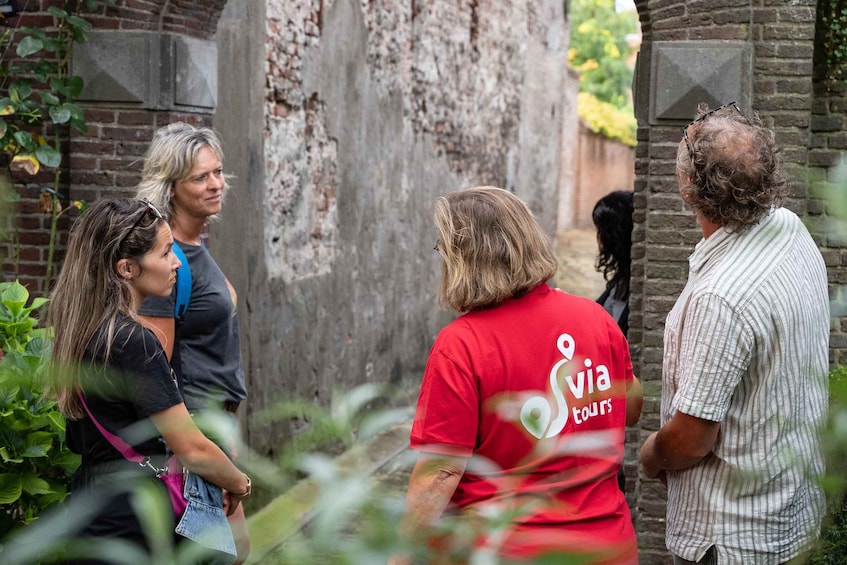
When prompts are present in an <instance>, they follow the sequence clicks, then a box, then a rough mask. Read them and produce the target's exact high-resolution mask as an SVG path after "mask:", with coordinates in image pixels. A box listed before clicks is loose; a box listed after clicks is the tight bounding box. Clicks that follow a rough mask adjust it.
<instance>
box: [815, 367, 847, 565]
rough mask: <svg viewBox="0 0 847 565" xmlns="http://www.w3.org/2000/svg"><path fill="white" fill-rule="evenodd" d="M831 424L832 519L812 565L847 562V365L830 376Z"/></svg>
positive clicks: (829, 478)
mask: <svg viewBox="0 0 847 565" xmlns="http://www.w3.org/2000/svg"><path fill="white" fill-rule="evenodd" d="M829 388H830V418H829V421H830V424H829V426H828V427H827V431H826V434H825V436H824V439H825V443H826V446H827V462H826V468H827V472H828V474H827V476H826V478H825V482H824V487H825V488H826V492H827V500H828V516H827V518H826V521H825V523H824V529H823V532H822V534H821V541H820V544H819V546H818V548H817V550H816V551H815V553H814V555H813V556H812V559H811V560H810V561H809V563H810V565H836V564H841V563H845V562H847V497H845V480H844V479H845V477H844V472H845V469H847V467H845V463H847V365H842V366H839V367H836V368H834V369H832V371H830V373H829Z"/></svg>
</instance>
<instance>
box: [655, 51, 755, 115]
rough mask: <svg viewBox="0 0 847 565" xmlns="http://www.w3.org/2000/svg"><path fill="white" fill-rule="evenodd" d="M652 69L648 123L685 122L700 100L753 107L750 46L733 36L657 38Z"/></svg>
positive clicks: (746, 107)
mask: <svg viewBox="0 0 847 565" xmlns="http://www.w3.org/2000/svg"><path fill="white" fill-rule="evenodd" d="M651 62H652V65H651V69H650V91H651V93H652V94H653V97H652V99H651V100H650V123H651V124H654V125H660V124H664V123H667V122H668V121H678V122H686V121H690V120H691V116H692V115H693V114H694V111H695V109H696V107H697V104H698V103H700V102H707V103H708V104H709V105H710V106H712V107H717V106H720V105H722V104H726V103H727V102H731V101H733V100H735V101H737V102H738V103H739V105H740V106H741V108H742V110H745V111H746V110H747V109H749V106H750V92H751V90H752V83H751V76H752V72H751V69H752V52H751V47H750V45H749V44H747V43H743V42H735V41H693V42H685V43H677V42H655V43H654V44H653V56H652V61H651Z"/></svg>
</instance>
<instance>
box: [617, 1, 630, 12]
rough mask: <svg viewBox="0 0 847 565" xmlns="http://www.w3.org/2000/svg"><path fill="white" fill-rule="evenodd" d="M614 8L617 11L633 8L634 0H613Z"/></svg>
mask: <svg viewBox="0 0 847 565" xmlns="http://www.w3.org/2000/svg"><path fill="white" fill-rule="evenodd" d="M615 8H616V9H617V11H618V12H623V11H628V10H635V0H615Z"/></svg>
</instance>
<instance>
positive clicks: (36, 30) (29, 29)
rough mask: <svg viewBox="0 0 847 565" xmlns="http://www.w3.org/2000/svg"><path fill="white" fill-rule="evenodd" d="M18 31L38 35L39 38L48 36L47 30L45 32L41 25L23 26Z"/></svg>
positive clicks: (33, 35)
mask: <svg viewBox="0 0 847 565" xmlns="http://www.w3.org/2000/svg"><path fill="white" fill-rule="evenodd" d="M18 31H19V32H21V33H22V34H24V35H31V36H32V37H36V38H38V39H44V38H46V37H47V32H45V31H44V30H43V29H41V28H40V27H27V26H23V27H21V28H20V29H19V30H18Z"/></svg>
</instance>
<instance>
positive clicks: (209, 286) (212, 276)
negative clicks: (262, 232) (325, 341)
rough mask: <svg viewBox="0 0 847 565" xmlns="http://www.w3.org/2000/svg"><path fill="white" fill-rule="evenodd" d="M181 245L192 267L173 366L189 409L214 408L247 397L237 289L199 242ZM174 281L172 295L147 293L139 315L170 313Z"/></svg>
mask: <svg viewBox="0 0 847 565" xmlns="http://www.w3.org/2000/svg"><path fill="white" fill-rule="evenodd" d="M177 243H179V246H180V248H181V249H182V251H183V252H184V253H185V258H186V259H187V260H188V264H189V265H190V266H191V299H190V300H189V302H188V310H187V311H186V312H185V319H184V321H183V322H182V323H181V324H180V325H179V327H178V328H177V331H178V332H179V339H178V340H177V344H178V347H179V355H178V356H176V355H175V356H174V357H175V358H178V359H179V362H178V363H175V364H174V369H175V370H176V372H177V374H178V375H179V386H180V391H181V392H182V395H183V398H185V405H186V406H187V407H188V409H189V410H202V409H204V408H207V407H209V406H213V407H216V408H219V407H220V404H221V403H222V402H224V401H231V402H240V401H242V400H244V399H245V398H247V389H246V388H245V386H244V367H243V365H242V361H241V339H240V336H239V331H238V317H237V315H236V312H237V310H236V303H237V299H236V296H235V291H234V290H233V288H232V286H231V285H230V284H229V283H228V282H227V279H226V276H224V274H223V271H221V269H220V267H218V264H217V263H215V260H214V259H213V258H212V256H211V255H210V254H209V251H208V250H207V249H206V247H205V246H203V245H189V244H187V243H183V242H181V241H180V242H177ZM175 297H176V285H174V290H173V293H172V294H171V296H169V297H167V298H158V297H155V296H148V297H147V298H146V299H145V300H144V302H143V303H142V305H141V308H140V310H139V313H140V314H142V315H144V316H158V317H172V316H173V315H174V303H175V301H176V298H175Z"/></svg>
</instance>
